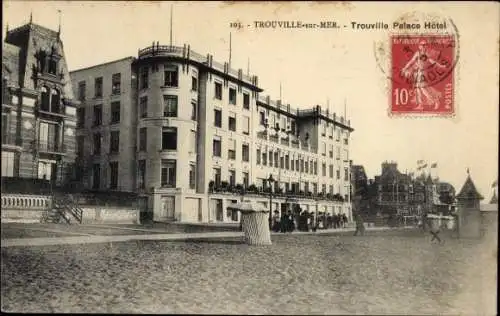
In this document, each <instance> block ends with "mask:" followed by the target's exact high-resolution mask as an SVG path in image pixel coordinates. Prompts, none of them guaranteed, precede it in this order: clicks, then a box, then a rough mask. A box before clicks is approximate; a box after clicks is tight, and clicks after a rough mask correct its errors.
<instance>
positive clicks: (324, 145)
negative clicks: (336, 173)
mask: <svg viewBox="0 0 500 316" xmlns="http://www.w3.org/2000/svg"><path fill="white" fill-rule="evenodd" d="M322 147H323V148H322V149H323V152H322V155H323V156H326V143H325V142H323V143H322Z"/></svg>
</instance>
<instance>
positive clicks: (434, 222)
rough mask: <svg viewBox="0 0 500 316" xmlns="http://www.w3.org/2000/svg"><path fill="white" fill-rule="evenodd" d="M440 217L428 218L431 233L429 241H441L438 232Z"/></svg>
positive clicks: (439, 230)
mask: <svg viewBox="0 0 500 316" xmlns="http://www.w3.org/2000/svg"><path fill="white" fill-rule="evenodd" d="M440 222H441V218H434V219H431V220H430V225H429V226H430V232H431V235H432V239H431V242H433V241H434V240H437V241H438V243H441V241H442V240H441V238H439V233H440V232H441V223H440Z"/></svg>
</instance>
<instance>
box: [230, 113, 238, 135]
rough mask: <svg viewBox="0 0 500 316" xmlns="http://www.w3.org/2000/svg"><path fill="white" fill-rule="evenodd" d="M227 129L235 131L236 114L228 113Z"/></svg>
mask: <svg viewBox="0 0 500 316" xmlns="http://www.w3.org/2000/svg"><path fill="white" fill-rule="evenodd" d="M228 125H229V130H230V131H233V132H236V114H235V113H231V112H230V113H229V124H228Z"/></svg>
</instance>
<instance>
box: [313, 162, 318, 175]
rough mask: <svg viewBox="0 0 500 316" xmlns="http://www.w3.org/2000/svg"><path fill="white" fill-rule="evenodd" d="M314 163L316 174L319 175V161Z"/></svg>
mask: <svg viewBox="0 0 500 316" xmlns="http://www.w3.org/2000/svg"><path fill="white" fill-rule="evenodd" d="M313 165H314V174H315V175H317V174H318V162H317V161H314V162H313Z"/></svg>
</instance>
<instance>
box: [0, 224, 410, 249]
mask: <svg viewBox="0 0 500 316" xmlns="http://www.w3.org/2000/svg"><path fill="white" fill-rule="evenodd" d="M89 226H90V227H96V228H109V229H113V228H114V229H116V230H120V231H123V230H126V231H131V232H133V231H136V232H141V233H142V234H130V235H123V234H119V235H92V234H86V233H82V232H78V229H75V231H76V232H71V231H64V234H69V235H78V236H60V237H42V238H40V237H37V238H7V239H2V241H1V247H2V248H4V247H15V246H49V245H70V244H90V243H110V242H126V241H135V240H166V241H168V240H192V239H210V238H237V237H243V232H240V231H235V232H231V231H223V232H203V233H170V234H162V233H161V232H162V231H160V230H149V229H137V228H124V227H119V226H110V225H82V227H89ZM67 227H71V226H67ZM73 227H80V226H73ZM406 228H414V227H406ZM26 229H30V228H29V227H27V228H26ZM390 229H404V228H389V227H370V228H367V229H366V231H367V232H369V231H381V230H390ZM36 230H41V231H47V232H53V233H58V232H62V231H61V230H57V229H53V228H52V229H43V228H36ZM354 230H355V229H354V228H340V229H325V230H318V231H316V232H298V231H296V232H293V233H286V234H287V235H289V234H292V235H321V234H341V233H349V232H354ZM148 232H149V233H148ZM271 235H283V233H274V232H273V233H271Z"/></svg>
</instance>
